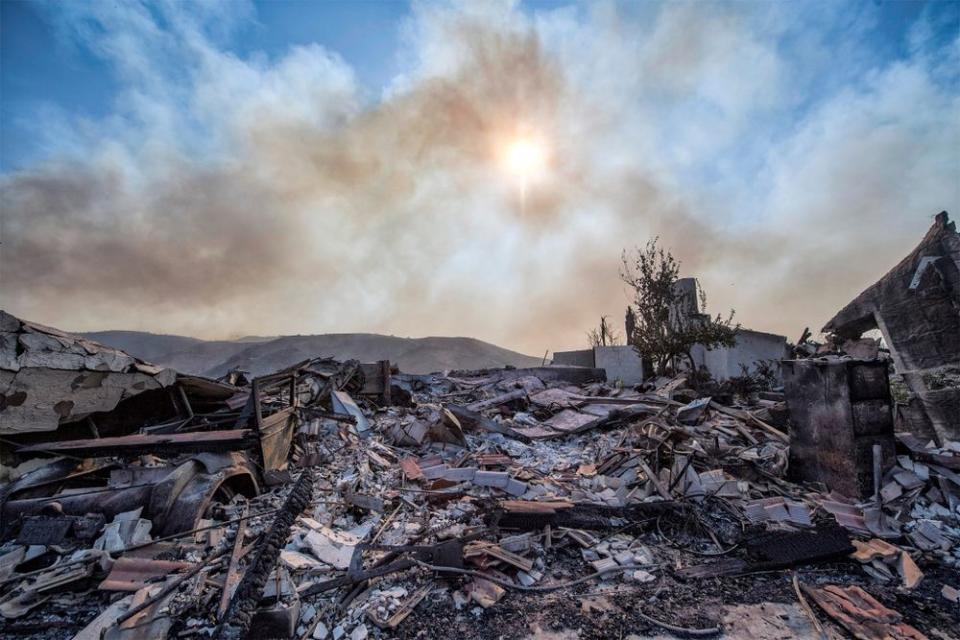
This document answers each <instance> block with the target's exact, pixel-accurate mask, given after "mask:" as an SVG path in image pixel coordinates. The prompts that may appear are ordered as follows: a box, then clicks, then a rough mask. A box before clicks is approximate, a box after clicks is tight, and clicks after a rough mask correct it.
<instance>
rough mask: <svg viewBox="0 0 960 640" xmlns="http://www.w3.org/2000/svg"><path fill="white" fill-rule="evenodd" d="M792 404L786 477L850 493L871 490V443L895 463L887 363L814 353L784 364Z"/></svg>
mask: <svg viewBox="0 0 960 640" xmlns="http://www.w3.org/2000/svg"><path fill="white" fill-rule="evenodd" d="M782 366H783V377H784V387H785V390H786V398H787V406H788V407H789V409H790V425H791V428H790V476H791V478H792V479H793V480H796V481H800V482H822V483H824V484H825V485H826V486H827V487H828V488H830V489H831V490H834V491H838V492H840V493H842V494H844V495H846V496H850V497H866V496H868V495H870V493H871V492H872V489H873V446H874V445H880V447H881V451H882V456H883V464H882V468H884V469H886V468H889V467H890V466H891V465H892V464H893V456H894V446H895V442H894V437H893V415H892V412H891V407H890V384H889V380H888V377H887V363H886V362H881V361H877V360H873V361H864V360H839V359H826V358H815V359H809V360H785V361H784V362H783V363H782Z"/></svg>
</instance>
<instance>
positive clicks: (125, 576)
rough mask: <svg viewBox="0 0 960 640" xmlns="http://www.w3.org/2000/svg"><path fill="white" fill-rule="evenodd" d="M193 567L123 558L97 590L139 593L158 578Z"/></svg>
mask: <svg viewBox="0 0 960 640" xmlns="http://www.w3.org/2000/svg"><path fill="white" fill-rule="evenodd" d="M193 566H194V565H193V563H190V562H176V561H173V560H151V559H149V558H128V557H123V558H120V559H119V560H117V561H116V562H114V563H113V568H112V569H111V571H110V574H109V575H108V576H107V577H106V578H105V579H104V581H103V582H101V583H100V586H99V587H97V588H98V589H100V590H101V591H139V590H140V589H142V588H143V587H145V586H146V585H147V584H148V583H151V582H155V581H156V579H157V578H160V577H163V576H166V575H169V574H171V573H177V572H180V571H183V570H185V569H190V568H191V567H193Z"/></svg>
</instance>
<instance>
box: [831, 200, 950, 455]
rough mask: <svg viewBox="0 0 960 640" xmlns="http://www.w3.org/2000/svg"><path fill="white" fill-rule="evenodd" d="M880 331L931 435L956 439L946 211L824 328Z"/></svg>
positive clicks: (848, 334) (850, 334) (844, 335)
mask: <svg viewBox="0 0 960 640" xmlns="http://www.w3.org/2000/svg"><path fill="white" fill-rule="evenodd" d="M874 328H877V329H879V330H880V332H881V334H882V335H883V338H884V341H885V342H886V344H887V346H888V347H889V349H890V353H891V355H892V356H893V360H894V363H895V364H896V370H897V373H898V374H900V375H902V376H903V378H904V381H905V382H906V384H907V386H908V387H909V388H910V390H911V391H912V392H913V393H914V394H915V395H916V396H917V397H918V398H919V400H920V402H921V404H922V407H923V413H924V414H925V420H926V422H927V425H928V426H929V429H930V431H931V432H932V434H935V435H936V437H937V438H938V439H939V440H941V442H942V441H944V440H949V439H957V438H960V383H958V382H956V380H958V379H960V236H958V234H957V231H956V226H955V223H953V222H950V220H949V216H948V215H947V212H946V211H944V212H941V213H940V214H938V215H937V216H936V219H935V220H934V223H933V226H932V227H931V228H930V230H929V231H928V232H927V234H926V235H925V236H924V238H923V240H922V241H921V242H920V244H919V245H917V247H916V248H915V249H914V250H913V251H912V252H911V253H910V255H908V256H907V257H906V258H904V259H903V260H902V261H901V262H900V263H899V264H898V265H897V266H895V267H894V268H893V269H891V270H890V271H889V272H888V273H887V274H886V275H885V276H884V277H883V278H881V279H880V280H879V281H877V282H876V283H875V284H874V285H872V286H871V287H869V288H868V289H866V290H865V291H864V292H863V293H861V294H860V295H859V296H857V297H856V298H855V299H854V300H853V301H852V302H850V303H849V304H848V305H847V306H846V307H844V308H843V309H842V310H840V312H839V313H837V315H836V316H834V317H833V318H832V319H831V320H830V321H829V322H828V323H827V324H826V326H824V328H823V331H824V333H829V334H833V336H834V337H835V338H837V339H838V341H842V340H847V339H853V338H858V337H860V336H861V335H862V334H863V333H864V332H865V331H868V330H870V329H874Z"/></svg>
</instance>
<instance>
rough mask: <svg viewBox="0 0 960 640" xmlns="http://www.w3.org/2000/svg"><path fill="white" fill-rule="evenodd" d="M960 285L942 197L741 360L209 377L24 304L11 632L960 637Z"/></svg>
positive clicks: (10, 357) (5, 391)
mask: <svg viewBox="0 0 960 640" xmlns="http://www.w3.org/2000/svg"><path fill="white" fill-rule="evenodd" d="M957 309H960V236H958V235H957V233H956V229H955V226H954V224H953V223H950V222H949V220H948V218H947V215H946V213H942V214H940V215H938V216H937V217H936V219H935V222H934V225H933V227H932V228H931V230H930V232H929V233H928V234H927V236H926V237H925V238H924V239H923V241H922V242H921V244H920V245H919V246H918V247H917V249H916V250H915V251H914V252H913V253H911V254H910V255H909V256H907V258H905V259H904V260H903V261H901V263H899V264H898V265H897V266H896V267H895V268H894V269H893V270H891V271H890V272H889V273H888V274H887V275H886V276H884V277H883V278H882V279H881V280H880V281H878V282H877V283H876V284H875V285H873V286H872V287H870V288H869V289H867V290H866V291H865V292H864V293H863V294H861V295H860V296H859V297H858V298H857V299H855V300H854V301H853V302H851V304H850V305H848V306H847V307H845V308H844V310H842V311H841V313H840V314H838V316H837V317H836V318H834V319H833V320H831V322H830V323H829V324H828V325H827V327H825V331H827V332H828V333H829V334H830V335H829V336H828V338H829V339H828V343H826V344H822V345H820V344H817V343H814V342H812V341H811V340H810V332H809V331H804V333H803V336H802V337H801V339H800V341H799V344H798V345H796V346H795V347H793V348H791V349H789V352H790V354H791V359H782V360H779V361H773V362H763V363H758V361H754V362H749V361H748V362H746V363H743V362H741V363H739V366H740V368H741V369H742V371H743V373H744V375H743V376H739V377H737V376H728V379H727V380H725V381H724V382H723V383H722V384H720V383H718V381H716V380H710V379H709V378H710V374H709V369H707V371H706V375H705V374H704V370H703V369H702V368H700V369H695V370H688V371H687V372H686V373H684V372H683V370H682V369H679V368H678V369H675V370H678V371H680V373H679V374H678V375H676V376H675V377H672V378H657V379H653V380H651V379H649V377H646V378H644V377H643V376H642V375H641V379H640V382H637V383H634V384H624V383H623V380H622V378H620V379H618V378H616V377H615V376H610V379H609V380H608V372H609V371H629V372H630V373H631V375H635V374H636V375H640V374H642V372H643V371H644V367H643V363H642V362H641V361H640V357H639V355H638V354H634V353H631V354H629V355H630V356H631V358H632V360H630V362H631V363H632V364H631V365H630V366H629V367H625V366H624V362H626V361H627V359H626V358H619V357H618V358H613V357H607V356H611V354H610V353H607V352H605V351H602V350H601V351H597V350H594V351H585V352H569V353H568V354H567V356H568V357H569V358H570V359H574V360H576V359H577V358H580V357H584V358H586V360H584V361H585V362H587V364H588V365H589V366H567V365H557V364H552V365H550V366H542V367H534V368H527V369H515V368H504V369H492V370H483V371H448V372H444V373H437V374H432V375H410V374H405V373H401V372H399V371H397V370H396V369H395V368H394V367H391V365H390V363H389V362H387V361H380V362H376V363H360V362H357V361H346V362H338V361H336V360H333V359H330V358H325V357H317V358H313V359H310V360H306V361H304V362H301V363H298V364H296V365H294V366H292V367H289V368H286V369H283V370H281V371H277V372H275V373H272V374H269V375H264V376H259V377H256V378H253V379H250V377H249V376H248V375H246V374H245V373H244V372H242V371H231V372H229V373H228V374H227V375H225V376H224V377H223V378H222V379H219V380H210V379H207V378H203V377H199V376H190V375H184V374H180V373H178V372H175V371H172V370H169V369H163V368H160V367H156V366H154V365H151V364H150V363H147V362H143V361H141V360H138V359H136V358H133V357H131V356H129V355H128V354H126V353H123V352H122V351H118V350H116V349H111V348H109V347H106V346H104V345H99V344H97V343H94V342H91V341H89V340H86V339H83V338H80V337H77V336H73V335H70V334H67V333H64V332H62V331H58V330H56V329H52V328H49V327H43V326H41V325H38V324H35V323H30V322H26V321H23V320H20V319H19V318H15V317H14V316H11V315H9V314H6V313H3V312H2V311H0V480H4V484H3V485H0V637H3V638H13V637H37V638H50V639H54V638H57V639H59V638H77V639H79V640H101V639H104V640H139V639H144V640H146V639H148V638H149V639H155V638H185V639H191V638H196V639H206V638H231V639H232V638H298V639H301V640H307V639H315V640H326V639H332V640H347V639H349V640H364V639H366V638H394V637H397V638H409V637H423V638H432V637H442V638H450V637H458V638H468V639H470V638H557V639H567V638H611V637H617V638H622V637H642V636H654V637H672V636H678V637H697V638H699V637H713V636H720V635H722V636H724V637H729V638H744V639H746V638H763V639H767V638H769V639H771V640H772V639H774V638H787V637H800V638H811V637H816V638H821V639H825V638H843V637H855V638H858V639H860V640H888V639H893V640H903V639H912V640H921V639H924V638H934V639H944V638H958V637H960V634H958V631H957V630H958V629H960V442H958V436H960V431H958V429H960V410H958V408H960V404H958V398H960V386H958V384H957V379H958V378H957V371H958V370H960V367H958V362H960V314H958V313H957ZM874 328H877V329H878V330H879V331H880V333H881V334H882V337H883V348H881V343H880V341H879V340H877V338H875V337H872V336H870V335H865V334H866V333H867V332H869V331H871V330H873V329H874ZM754 334H755V335H754V337H753V338H752V339H753V340H754V343H753V344H754V348H752V349H743V350H740V349H739V347H738V348H737V349H731V350H729V351H728V352H725V354H724V357H723V363H722V364H723V369H724V370H729V369H730V368H731V367H732V365H733V364H737V363H736V362H734V360H733V359H734V358H735V357H739V356H738V355H737V354H741V355H742V354H743V353H747V352H748V351H750V352H752V353H754V354H756V353H761V352H763V350H762V349H760V348H759V347H758V346H757V345H762V344H764V340H765V341H766V343H775V344H773V346H774V347H775V348H776V350H777V351H784V352H786V351H787V350H786V349H785V348H782V347H783V345H782V344H781V342H782V341H781V340H780V338H778V337H776V336H773V338H777V339H776V340H773V341H771V340H768V339H766V338H764V340H760V338H759V337H758V336H759V334H757V333H756V332H754ZM761 337H762V336H761ZM769 337H770V336H767V338H769ZM701 346H702V345H701ZM622 349H627V350H629V348H626V347H624V348H622ZM620 355H622V353H621V354H620ZM714 355H716V354H714ZM728 357H729V358H730V362H727V358H728ZM710 360H711V361H713V360H715V359H713V358H711V359H710ZM605 361H606V362H608V363H609V367H610V368H608V369H605V368H597V367H595V366H593V365H597V364H602V363H603V362H605ZM691 361H692V359H691ZM714 364H717V363H716V362H714ZM746 365H750V366H746ZM761 365H762V366H761ZM750 367H752V369H751V368H750ZM891 380H893V383H891Z"/></svg>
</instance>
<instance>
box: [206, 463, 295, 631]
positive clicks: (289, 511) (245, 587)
mask: <svg viewBox="0 0 960 640" xmlns="http://www.w3.org/2000/svg"><path fill="white" fill-rule="evenodd" d="M312 497H313V474H312V472H311V471H310V469H304V470H303V472H302V473H301V474H300V478H299V479H297V482H296V484H295V485H294V486H293V489H292V490H291V491H290V495H289V496H287V500H286V501H285V502H284V504H283V507H281V510H280V512H279V513H278V514H277V517H276V519H275V520H274V521H273V524H271V525H270V529H269V530H268V531H267V534H266V536H265V537H264V538H263V540H262V541H261V543H260V546H259V548H258V549H257V555H256V556H255V557H254V559H253V561H252V562H251V563H250V565H249V566H248V567H247V570H246V572H245V573H244V575H243V579H242V580H241V581H240V585H239V586H238V587H237V591H236V593H235V594H234V596H233V598H232V599H231V601H230V606H229V607H228V608H227V613H226V616H225V618H224V621H223V622H222V623H221V624H220V625H219V626H218V627H217V631H216V636H215V637H216V638H220V639H231V640H233V639H239V638H243V637H245V636H246V635H247V632H248V631H249V630H250V623H251V622H252V620H253V615H254V614H255V613H256V609H257V605H258V603H259V601H260V594H261V593H263V586H264V585H265V584H266V582H267V579H268V578H269V577H270V572H271V571H273V568H274V567H275V566H276V564H277V560H278V558H279V557H280V551H281V549H283V547H284V545H285V544H286V541H287V538H288V537H289V535H290V527H291V526H292V525H293V523H294V521H295V520H296V519H297V516H298V515H300V514H301V513H302V512H303V510H304V509H306V508H307V506H308V505H309V504H310V500H311V498H312Z"/></svg>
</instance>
